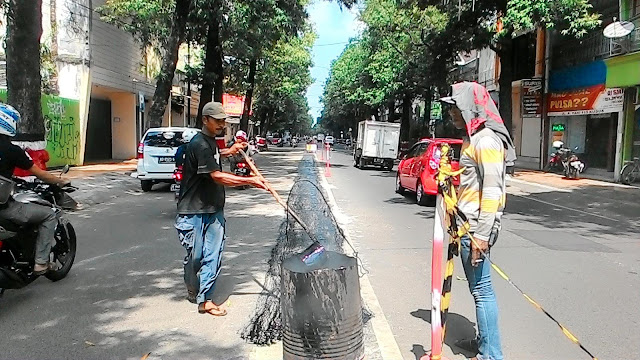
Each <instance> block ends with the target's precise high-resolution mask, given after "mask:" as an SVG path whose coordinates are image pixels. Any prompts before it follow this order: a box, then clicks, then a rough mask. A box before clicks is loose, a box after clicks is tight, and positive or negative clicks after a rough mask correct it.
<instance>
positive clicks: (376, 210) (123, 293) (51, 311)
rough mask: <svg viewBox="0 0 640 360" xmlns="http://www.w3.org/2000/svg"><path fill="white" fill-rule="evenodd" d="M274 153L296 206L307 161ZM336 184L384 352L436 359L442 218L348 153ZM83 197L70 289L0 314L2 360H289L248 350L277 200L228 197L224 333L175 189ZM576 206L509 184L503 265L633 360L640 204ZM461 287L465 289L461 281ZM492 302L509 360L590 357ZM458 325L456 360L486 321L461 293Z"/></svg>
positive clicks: (592, 195)
mask: <svg viewBox="0 0 640 360" xmlns="http://www.w3.org/2000/svg"><path fill="white" fill-rule="evenodd" d="M277 150H278V151H277V152H275V153H271V154H269V155H265V156H264V157H262V156H261V157H259V158H258V164H259V165H261V166H262V167H263V168H264V169H265V171H264V172H265V175H266V176H267V177H269V179H270V180H271V182H272V183H273V184H274V185H275V186H276V187H277V188H278V190H279V191H281V193H282V194H283V195H286V193H287V190H288V189H289V188H290V187H291V184H292V182H293V180H294V178H295V177H296V176H297V174H298V173H297V172H298V164H299V159H300V158H301V152H300V151H299V150H298V151H293V152H291V151H290V150H283V149H277ZM328 180H329V183H330V187H332V188H333V190H332V191H333V193H334V195H335V197H336V199H337V202H338V205H339V207H340V208H341V209H342V210H343V212H344V213H346V215H347V216H348V220H349V221H350V222H349V223H348V224H347V227H348V229H349V231H350V233H351V234H352V235H353V238H354V240H355V242H356V244H357V246H358V248H359V250H360V255H361V257H362V258H363V259H364V262H365V266H366V267H367V268H368V269H369V272H370V274H369V276H368V281H370V283H371V285H372V289H373V292H375V294H374V297H375V298H377V300H378V302H379V304H380V305H381V308H382V311H383V312H384V316H380V317H378V318H377V319H376V320H375V321H374V322H376V323H377V324H380V323H381V322H384V318H386V319H387V320H388V322H389V325H390V328H391V331H392V333H393V335H394V336H390V337H389V338H393V337H395V341H396V342H397V343H398V344H399V347H400V349H401V351H402V354H403V357H404V359H405V360H407V359H408V360H413V359H416V358H418V357H420V356H421V355H422V354H423V353H424V351H425V349H427V350H428V348H429V335H428V328H429V324H428V320H429V318H430V317H429V311H428V303H429V299H428V297H429V293H428V281H429V280H428V279H429V269H430V240H429V239H430V238H431V227H432V225H433V223H432V217H433V209H432V208H429V207H418V206H417V205H416V204H415V198H412V197H411V196H407V197H402V196H399V195H396V194H395V193H394V192H393V185H394V173H389V172H382V171H378V170H365V171H361V170H357V169H354V168H353V167H351V160H350V157H349V156H347V155H344V154H335V155H334V158H333V167H332V177H330V178H329V179H328ZM79 185H80V187H81V189H82V190H81V191H80V192H79V193H77V195H76V197H77V198H79V199H82V200H83V202H84V203H85V204H87V207H86V208H85V209H84V210H82V211H80V212H77V213H75V214H72V215H71V216H70V218H71V221H72V222H73V223H74V225H75V226H76V229H77V232H78V236H79V249H78V256H77V263H76V264H75V266H74V268H73V269H72V272H71V274H70V275H69V277H68V278H67V279H65V280H64V281H61V282H59V283H51V282H49V281H48V280H46V279H39V280H38V281H36V282H35V283H33V284H31V285H30V286H28V287H27V288H25V289H21V290H16V291H7V293H6V294H5V295H4V297H2V299H0V334H1V335H0V359H2V360H4V359H12V360H13V359H20V360H24V359H140V358H141V357H142V356H143V355H144V354H147V353H148V352H151V353H152V354H151V357H150V358H149V359H187V358H188V359H216V360H218V359H221V360H227V359H243V360H244V359H251V360H254V359H255V360H257V359H259V360H266V359H277V358H281V350H279V349H278V347H277V346H275V347H273V346H272V347H271V348H260V351H258V348H257V347H255V346H253V345H249V344H246V343H244V342H243V341H242V340H241V339H240V337H239V332H240V330H241V329H242V328H243V326H244V325H245V324H246V323H247V321H248V319H249V318H250V316H251V314H252V313H253V310H254V304H255V301H256V299H257V297H258V294H260V293H261V292H262V291H263V289H262V287H261V284H263V283H264V275H265V271H266V270H267V262H266V261H267V259H268V258H269V256H270V252H271V249H272V248H273V246H274V243H275V240H276V238H277V237H278V226H279V225H280V224H281V222H282V220H283V216H282V215H283V212H282V209H281V208H279V207H278V206H277V205H276V204H275V203H273V201H272V200H271V199H270V196H269V195H268V194H266V193H261V192H259V191H257V190H245V191H242V190H230V191H229V192H228V203H227V213H226V215H227V220H228V235H229V241H228V242H227V247H226V251H225V258H224V263H223V264H224V268H223V270H222V275H221V278H220V283H219V284H218V289H219V292H218V294H217V295H218V299H217V300H218V301H219V302H222V301H225V300H227V299H229V300H231V305H230V312H229V315H228V316H227V317H226V318H224V319H217V318H214V319H212V318H211V317H206V316H203V315H199V314H197V313H196V311H195V306H193V305H191V304H189V303H188V302H186V301H185V300H184V285H183V284H182V269H181V258H182V256H183V250H182V249H181V248H180V246H179V245H178V243H177V240H176V236H175V231H174V230H173V228H172V222H173V218H174V211H175V205H174V203H173V194H171V193H170V192H168V188H167V187H158V188H157V189H155V191H153V192H151V193H142V192H141V191H140V190H139V184H138V182H137V181H135V180H134V179H131V178H129V177H127V176H126V175H124V174H122V173H109V174H103V175H100V176H98V175H96V176H94V177H93V178H91V179H84V180H82V181H80V182H79ZM574 185H575V183H574ZM560 190H562V189H560ZM570 191H571V192H567V191H556V190H553V189H552V188H547V187H540V186H537V185H530V184H526V183H521V182H517V183H516V182H514V183H512V185H511V187H510V193H511V195H510V197H509V205H508V208H507V210H508V213H507V215H506V219H505V228H506V231H505V232H504V234H503V235H502V236H501V239H500V242H499V246H498V247H497V248H496V250H495V252H494V259H495V260H496V262H497V263H499V264H500V265H501V266H502V267H503V268H504V269H505V270H506V271H507V272H508V273H509V275H511V276H512V277H513V279H514V280H515V281H516V282H518V283H519V285H521V287H522V288H524V289H525V290H527V291H528V292H529V293H530V294H531V295H532V296H534V297H535V298H536V299H538V300H540V301H541V302H542V303H543V304H544V305H545V306H546V307H547V308H548V309H549V310H550V311H551V312H552V313H553V314H554V315H557V316H558V318H560V319H561V320H562V321H563V322H564V323H565V324H566V325H567V326H568V327H569V328H570V329H571V330H573V331H574V333H575V334H576V335H577V336H578V337H579V338H580V339H581V340H582V341H583V343H584V344H585V345H586V346H587V347H588V348H589V349H592V351H594V352H595V354H596V355H597V356H598V357H599V358H600V359H638V358H640V349H639V348H638V345H637V344H638V338H637V334H638V331H637V327H638V323H639V322H640V315H639V314H640V312H638V310H637V309H635V308H634V306H636V304H638V303H639V300H640V294H639V293H638V288H639V285H640V281H639V278H638V268H639V266H638V265H639V262H640V254H639V253H640V248H639V246H638V243H639V242H638V236H637V234H638V230H639V229H638V225H636V222H635V217H637V215H638V214H640V206H639V205H638V204H640V201H639V200H640V199H639V195H638V192H637V190H629V189H624V188H618V187H598V186H593V185H589V186H584V187H581V186H572V188H571V190H570ZM554 204H561V207H558V206H555V205H554ZM248 224H249V225H248ZM456 265H458V264H456ZM456 272H457V275H458V276H463V275H462V273H461V271H460V266H457V267H456ZM363 283H364V281H363ZM366 285H367V286H366V287H365V288H364V289H365V290H367V291H368V289H371V287H369V285H368V282H367V284H366ZM496 288H497V292H498V297H499V302H500V305H501V310H502V313H501V315H502V317H501V324H502V331H503V334H504V343H505V352H506V354H507V358H508V359H518V360H528V359H552V360H565V359H566V360H574V359H583V358H585V356H583V354H582V353H581V352H580V351H579V350H577V347H575V345H573V344H571V343H570V342H569V341H568V340H566V339H565V338H564V337H563V336H562V335H561V334H560V332H559V330H558V329H557V327H556V326H555V325H553V324H552V323H550V322H549V321H548V320H546V319H545V318H544V317H543V316H542V315H541V314H540V313H538V312H536V311H535V310H534V309H533V308H532V307H531V306H530V305H529V304H528V303H526V302H525V301H524V300H523V299H522V298H521V297H520V296H519V295H518V294H516V293H515V292H514V291H513V290H512V289H511V288H509V287H508V286H506V284H505V283H504V282H503V281H502V280H500V279H496ZM363 296H365V295H364V292H363ZM368 298H369V296H368V295H367V299H368ZM452 312H453V314H452V315H451V316H450V319H451V322H450V327H449V336H448V338H447V345H449V346H447V347H446V350H447V352H448V354H449V356H450V357H451V358H453V359H461V358H462V357H461V353H460V350H459V349H455V348H451V344H452V343H453V341H454V340H455V339H457V338H461V337H470V336H472V335H473V333H474V330H473V325H474V322H475V319H474V311H473V304H472V299H471V297H470V295H469V294H468V292H467V290H466V283H465V282H464V281H460V280H456V281H455V282H454V296H453V304H452ZM383 325H384V324H383ZM368 326H371V325H368ZM374 330H375V329H374ZM378 330H379V329H378ZM380 333H381V332H378V334H380ZM382 333H384V332H382ZM369 335H371V334H370V333H369ZM386 340H388V339H386ZM263 350H264V351H263ZM372 351H373V352H374V353H375V351H376V346H375V344H374V345H371V344H370V343H369V344H368V354H369V355H368V358H369V359H371V358H376V357H375V356H374V355H371V352H372ZM454 354H455V355H454ZM467 355H469V354H467ZM384 360H400V359H398V358H397V357H392V358H386V359H384Z"/></svg>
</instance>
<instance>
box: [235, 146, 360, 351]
mask: <svg viewBox="0 0 640 360" xmlns="http://www.w3.org/2000/svg"><path fill="white" fill-rule="evenodd" d="M298 173H299V175H298V178H297V179H296V181H295V182H294V185H293V186H292V188H291V190H290V192H289V197H288V199H287V204H288V206H289V208H290V209H292V210H293V211H294V212H295V213H296V214H298V215H299V216H300V217H301V218H302V220H303V221H304V222H305V224H306V225H307V227H308V229H309V230H310V231H311V232H312V233H313V236H314V237H315V238H316V239H317V240H318V242H320V243H321V244H322V245H323V246H324V247H325V249H326V250H329V251H334V252H338V253H344V251H343V249H344V246H350V245H348V242H347V240H346V238H345V235H344V233H343V232H342V229H341V228H340V227H339V226H338V224H337V221H336V219H335V217H334V215H333V213H332V212H331V208H330V206H329V204H328V202H327V200H326V197H325V195H324V194H323V192H322V190H321V188H320V186H319V185H318V182H317V179H318V173H317V167H316V163H315V160H314V158H313V157H312V156H311V155H309V154H305V156H304V157H303V159H302V161H301V162H300V165H299V166H298ZM311 244H312V240H311V237H310V236H309V235H308V234H307V233H306V232H305V231H304V230H303V228H302V226H300V224H298V223H297V222H296V221H295V220H294V219H293V218H292V217H291V216H289V215H288V214H287V218H286V219H285V221H284V222H283V223H282V225H281V226H280V235H279V237H278V241H277V243H276V246H275V247H274V248H273V250H272V251H271V258H270V259H269V270H268V271H267V275H266V278H265V283H264V291H263V292H262V294H261V295H260V297H259V298H258V301H257V304H256V309H255V312H254V314H253V317H252V318H251V321H250V322H249V324H247V326H246V327H245V328H244V330H243V331H242V334H241V336H242V338H243V339H245V340H247V341H249V342H252V343H254V344H258V345H270V344H272V343H274V342H276V341H278V340H280V339H281V337H282V333H281V331H282V325H281V319H280V310H281V309H280V274H281V265H282V262H283V260H284V259H286V258H288V257H290V256H292V255H294V254H299V253H301V252H303V251H304V250H305V249H306V248H307V247H309V246H310V245H311ZM363 315H364V320H365V321H367V320H368V319H369V318H370V317H371V313H370V312H369V311H368V310H366V309H363Z"/></svg>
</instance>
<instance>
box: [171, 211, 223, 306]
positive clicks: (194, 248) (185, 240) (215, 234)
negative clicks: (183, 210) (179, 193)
mask: <svg viewBox="0 0 640 360" xmlns="http://www.w3.org/2000/svg"><path fill="white" fill-rule="evenodd" d="M224 226H225V220H224V212H223V211H222V210H220V211H218V212H216V213H214V214H194V215H178V217H177V218H176V224H175V227H176V229H177V230H178V237H179V239H180V244H181V245H182V246H183V247H184V248H185V250H187V256H185V258H184V263H183V264H184V282H185V284H186V285H187V290H189V291H190V292H193V293H197V294H198V296H197V298H196V299H197V301H198V304H202V303H204V302H206V301H208V300H212V296H213V291H214V289H215V285H216V279H218V275H219V274H220V268H221V265H222V250H223V249H224V240H225V236H224Z"/></svg>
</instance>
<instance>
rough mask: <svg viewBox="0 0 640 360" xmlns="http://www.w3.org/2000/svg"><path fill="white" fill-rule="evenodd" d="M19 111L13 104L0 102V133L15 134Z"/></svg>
mask: <svg viewBox="0 0 640 360" xmlns="http://www.w3.org/2000/svg"><path fill="white" fill-rule="evenodd" d="M18 121H20V113H19V112H18V110H16V109H14V108H13V106H11V105H7V104H2V103H0V134H2V135H8V136H12V137H13V136H16V128H17V126H18Z"/></svg>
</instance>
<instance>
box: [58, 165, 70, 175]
mask: <svg viewBox="0 0 640 360" xmlns="http://www.w3.org/2000/svg"><path fill="white" fill-rule="evenodd" d="M69 170H71V167H70V166H69V164H67V165H65V166H64V167H63V168H62V172H61V173H60V176H61V177H62V175H65V174H67V173H68V172H69Z"/></svg>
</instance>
